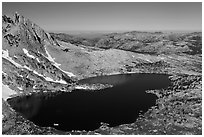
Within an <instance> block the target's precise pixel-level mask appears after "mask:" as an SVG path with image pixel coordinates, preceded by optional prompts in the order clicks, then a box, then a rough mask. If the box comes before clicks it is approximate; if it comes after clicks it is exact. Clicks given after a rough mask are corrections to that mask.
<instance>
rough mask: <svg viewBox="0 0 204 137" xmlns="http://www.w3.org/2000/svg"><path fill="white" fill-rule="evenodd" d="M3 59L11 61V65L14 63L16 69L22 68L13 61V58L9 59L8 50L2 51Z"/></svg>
mask: <svg viewBox="0 0 204 137" xmlns="http://www.w3.org/2000/svg"><path fill="white" fill-rule="evenodd" d="M2 53H3V54H2V57H3V58H5V59H7V60H9V61H10V62H11V63H13V64H14V65H15V66H16V67H22V66H21V65H20V64H18V63H16V62H15V61H14V60H12V58H11V57H9V53H8V50H3V49H2Z"/></svg>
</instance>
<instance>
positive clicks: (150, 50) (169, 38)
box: [51, 31, 202, 55]
mask: <svg viewBox="0 0 204 137" xmlns="http://www.w3.org/2000/svg"><path fill="white" fill-rule="evenodd" d="M201 35H202V34H201V32H195V33H170V32H169V33H167V32H166V33H163V32H140V31H132V32H125V33H111V34H106V35H105V34H104V35H102V36H99V37H98V38H93V39H86V38H82V37H76V36H72V35H68V34H63V33H60V34H55V33H51V36H53V37H55V38H56V39H58V40H61V41H65V42H70V43H72V44H83V45H86V46H94V47H99V48H103V49H111V48H114V49H121V50H126V51H132V52H136V53H146V54H155V55H158V54H173V53H174V54H180V53H185V54H191V55H195V54H201V53H202V51H201V50H202V38H201Z"/></svg>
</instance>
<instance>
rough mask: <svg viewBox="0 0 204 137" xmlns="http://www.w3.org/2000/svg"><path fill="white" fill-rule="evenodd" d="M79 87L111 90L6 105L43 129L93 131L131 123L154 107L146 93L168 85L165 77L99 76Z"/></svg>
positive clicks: (39, 96)
mask: <svg viewBox="0 0 204 137" xmlns="http://www.w3.org/2000/svg"><path fill="white" fill-rule="evenodd" d="M79 83H104V84H112V85H114V86H113V87H112V88H108V89H103V90H97V91H89V90H74V91H72V92H67V93H66V92H59V93H34V94H32V95H30V96H23V97H15V98H12V99H8V100H7V101H8V103H9V104H10V105H11V106H12V107H13V108H14V109H15V110H16V111H17V112H20V113H21V114H22V115H23V116H24V117H25V118H27V119H29V120H31V121H33V122H34V123H35V124H36V125H39V126H43V127H54V128H56V129H59V130H63V131H71V130H87V131H88V130H95V129H97V128H99V127H100V125H101V122H103V123H108V124H109V126H110V127H113V126H118V125H121V124H127V123H133V122H135V121H136V119H137V118H138V116H139V113H141V112H146V111H147V110H148V109H149V108H151V107H152V106H154V105H155V103H156V99H157V96H156V95H154V94H150V93H146V92H145V90H147V89H161V88H166V87H167V86H168V85H170V81H169V79H168V75H159V74H126V75H114V76H101V77H95V78H88V79H86V80H81V81H79Z"/></svg>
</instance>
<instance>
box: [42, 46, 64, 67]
mask: <svg viewBox="0 0 204 137" xmlns="http://www.w3.org/2000/svg"><path fill="white" fill-rule="evenodd" d="M45 52H46V54H47V56H48V57H46V58H47V59H48V60H49V61H51V62H53V63H54V65H55V66H60V65H61V64H58V63H56V62H55V60H54V59H55V58H53V57H52V56H51V55H50V54H49V52H48V51H47V49H46V45H45Z"/></svg>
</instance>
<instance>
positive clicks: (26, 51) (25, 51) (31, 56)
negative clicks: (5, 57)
mask: <svg viewBox="0 0 204 137" xmlns="http://www.w3.org/2000/svg"><path fill="white" fill-rule="evenodd" d="M23 52H24V53H25V54H26V55H27V56H28V57H30V58H33V59H35V57H34V56H33V55H30V54H29V53H28V50H27V49H25V48H23Z"/></svg>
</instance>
